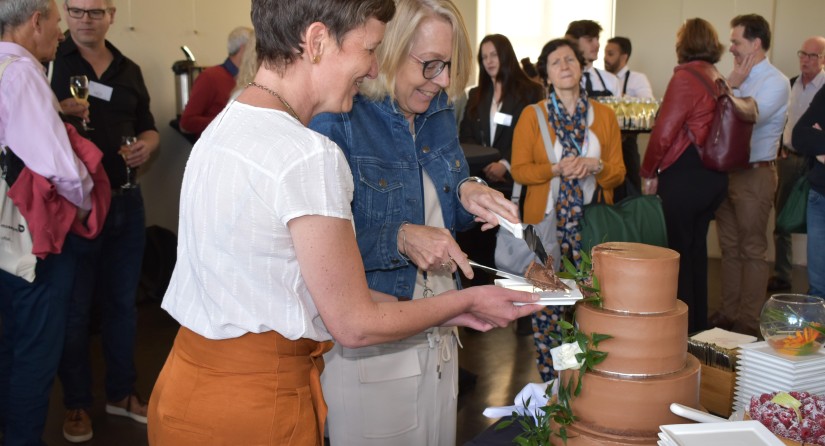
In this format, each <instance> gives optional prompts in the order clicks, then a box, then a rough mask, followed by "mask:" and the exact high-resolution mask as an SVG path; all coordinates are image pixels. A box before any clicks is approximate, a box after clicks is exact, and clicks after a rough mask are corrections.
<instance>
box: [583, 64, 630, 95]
mask: <svg viewBox="0 0 825 446" xmlns="http://www.w3.org/2000/svg"><path fill="white" fill-rule="evenodd" d="M584 73H590V83H591V84H592V86H593V90H594V91H604V90H607V91H609V92H611V93H613V96H619V95H620V94H621V92H622V90H621V88H620V87H619V79H618V78H617V77H616V75H614V74H613V73H611V72H609V71H604V70H601V69H599V68H596V67H594V66H593V65H590V68H585V69H584V70H583V71H582V80H581V87H582V89H584V88H585V82H586V81H585V76H584Z"/></svg>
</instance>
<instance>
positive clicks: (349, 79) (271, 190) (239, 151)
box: [148, 0, 536, 446]
mask: <svg viewBox="0 0 825 446" xmlns="http://www.w3.org/2000/svg"><path fill="white" fill-rule="evenodd" d="M394 11H395V4H394V2H393V1H392V0H252V22H253V24H254V25H255V33H256V34H255V35H256V39H257V51H258V57H259V59H260V60H261V61H262V65H261V67H260V69H259V70H258V71H257V74H256V75H255V78H254V80H253V82H252V83H251V84H250V86H249V87H247V88H246V89H245V90H244V91H243V92H242V93H241V95H240V96H238V99H237V100H236V101H233V102H232V103H230V104H229V105H228V106H227V107H226V108H225V109H224V110H223V111H222V112H221V114H220V115H218V117H217V118H216V119H215V121H214V123H213V124H211V125H210V127H209V128H208V129H207V130H206V132H204V134H203V136H202V137H201V139H200V140H199V141H198V142H197V144H195V146H194V148H193V149H192V154H191V155H190V157H189V160H188V162H187V164H186V172H185V173H184V178H183V186H182V191H181V209H180V225H179V232H178V233H179V245H178V262H177V264H176V265H175V271H174V273H173V275H172V280H171V282H170V284H169V288H168V289H167V291H166V295H165V296H164V299H163V308H164V309H165V310H166V311H168V312H169V313H170V314H171V315H172V316H173V317H174V318H175V319H176V320H177V321H178V322H180V324H181V328H180V331H179V332H178V335H177V337H176V338H175V344H174V346H173V347H172V351H171V352H170V354H169V357H168V358H167V360H166V364H165V365H164V367H163V370H162V371H161V373H160V376H159V377H158V381H157V383H156V384H155V387H154V391H153V392H152V397H151V399H150V402H149V427H148V433H149V444H152V445H158V446H160V445H193V444H203V445H212V444H215V445H216V444H222V445H227V444H231V445H253V444H254V445H273V446H274V445H281V446H282V445H295V446H298V445H300V446H305V445H317V446H321V445H323V444H324V440H323V433H324V423H325V420H326V415H327V406H326V403H325V402H324V396H323V393H322V390H321V383H320V376H319V375H320V374H321V372H322V371H323V369H324V359H323V356H322V355H323V353H324V352H326V351H328V350H329V349H330V347H331V344H332V342H331V340H332V339H333V338H334V339H335V341H336V342H337V343H340V344H342V345H344V346H347V347H349V348H356V347H363V346H366V345H371V344H380V343H384V342H389V341H395V340H398V339H404V338H407V337H409V336H413V335H414V334H416V333H419V332H421V331H422V330H425V329H426V328H427V327H432V326H439V325H442V324H448V323H451V324H458V325H467V326H472V327H475V328H480V329H482V330H488V329H490V328H492V327H495V326H502V325H506V324H507V323H509V322H510V321H512V320H513V319H515V318H516V317H519V316H521V315H523V314H525V313H529V312H530V311H532V310H534V309H536V306H535V305H526V306H524V307H518V306H515V305H514V302H532V301H533V296H531V295H530V294H529V293H519V292H515V291H509V290H503V289H501V288H495V287H485V288H477V289H474V290H472V291H459V292H453V293H447V294H445V295H443V296H437V297H433V298H431V299H425V300H418V301H415V302H397V301H396V299H395V298H392V297H390V296H387V295H383V294H381V293H378V292H375V291H370V290H369V288H368V287H367V281H366V280H365V275H364V264H363V263H362V262H361V258H360V256H359V255H358V246H357V245H356V241H355V233H354V231H353V224H352V223H353V222H352V209H351V208H350V201H351V199H352V192H353V178H352V175H351V173H350V169H349V168H348V166H347V163H346V160H345V158H344V156H343V154H342V153H341V151H340V149H339V148H338V147H337V146H336V145H335V144H333V143H332V142H331V141H330V140H329V139H327V138H325V137H323V136H321V135H319V134H318V133H316V132H313V131H311V130H309V129H307V128H306V127H305V125H306V124H307V123H308V122H309V121H310V120H311V119H312V117H313V116H315V115H317V114H319V113H323V112H337V113H340V112H345V111H348V110H349V109H350V108H351V107H352V96H353V94H354V93H355V91H356V86H357V85H358V84H359V83H360V82H361V81H363V80H365V79H370V78H373V77H375V75H376V74H377V69H378V66H377V61H376V58H375V50H376V48H377V47H378V46H379V44H380V43H381V41H382V39H383V35H384V28H385V23H386V22H388V21H389V20H390V19H391V18H392V16H393V13H394ZM333 373H335V372H333ZM325 374H326V372H325ZM392 403H393V404H394V405H399V406H405V407H409V406H412V405H413V404H414V402H412V401H409V400H400V401H393V402H392Z"/></svg>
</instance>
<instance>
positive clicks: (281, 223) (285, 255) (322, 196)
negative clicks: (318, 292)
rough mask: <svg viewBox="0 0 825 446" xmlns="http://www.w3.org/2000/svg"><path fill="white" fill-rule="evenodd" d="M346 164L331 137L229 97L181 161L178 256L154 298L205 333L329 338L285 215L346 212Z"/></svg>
mask: <svg viewBox="0 0 825 446" xmlns="http://www.w3.org/2000/svg"><path fill="white" fill-rule="evenodd" d="M352 193H353V183H352V174H351V172H350V169H349V166H348V165H347V161H346V158H345V157H344V155H343V153H342V152H341V150H340V149H339V148H338V146H337V145H335V143H333V142H332V141H330V140H329V139H327V138H326V137H325V136H322V135H320V134H318V133H316V132H313V131H312V130H309V129H307V128H306V127H304V126H303V125H302V124H301V123H299V122H298V121H296V120H295V119H293V118H292V117H291V116H289V115H288V114H286V113H284V112H281V111H276V110H271V109H265V108H258V107H253V106H250V105H246V104H242V103H239V102H237V101H235V102H232V103H230V104H229V105H228V106H227V107H226V108H225V109H224V111H223V112H221V114H219V115H218V116H217V117H216V118H215V119H214V120H213V121H212V123H211V124H210V125H209V127H208V128H207V129H206V131H204V133H203V135H202V136H201V138H200V140H199V141H198V143H197V144H196V145H195V147H194V148H193V149H192V154H191V155H190V157H189V161H188V162H187V164H186V171H185V173H184V177H183V186H182V189H181V203H180V226H179V229H178V251H177V256H178V260H177V264H176V265H175V270H174V273H173V275H172V280H171V282H170V284H169V288H168V290H167V292H166V295H165V296H164V299H163V305H162V307H163V308H164V309H165V310H166V311H168V312H169V313H170V314H171V315H172V316H173V317H174V318H175V319H176V320H177V321H178V322H180V323H181V325H183V326H185V327H187V328H189V329H190V330H192V331H194V332H196V333H198V334H200V335H202V336H204V337H206V338H209V339H227V338H235V337H239V336H242V335H244V334H246V333H261V332H266V331H271V330H274V331H277V332H278V333H280V334H281V335H283V336H284V337H286V338H288V339H293V340H294V339H298V338H309V339H313V340H317V341H325V340H329V339H331V336H330V334H329V332H328V331H327V329H326V327H325V326H324V324H323V322H322V321H321V317H320V315H319V314H318V310H317V309H316V307H315V304H314V302H313V300H312V296H310V294H309V291H308V290H307V287H306V284H305V283H304V279H303V277H302V275H301V271H300V269H299V267H298V262H297V259H296V255H295V249H294V246H293V243H292V238H291V236H290V232H289V228H288V227H287V223H288V222H289V221H290V220H291V219H293V218H296V217H301V216H304V215H323V216H329V217H337V218H343V219H347V220H352V211H351V208H350V203H351V201H352Z"/></svg>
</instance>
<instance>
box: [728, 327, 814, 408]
mask: <svg viewBox="0 0 825 446" xmlns="http://www.w3.org/2000/svg"><path fill="white" fill-rule="evenodd" d="M736 369H737V374H736V392H735V398H734V402H733V410H734V411H737V410H740V409H741V410H747V408H748V405H749V404H750V401H751V397H752V396H757V395H761V394H763V393H770V392H780V391H784V392H788V391H791V390H796V391H804V392H811V393H817V394H821V393H825V379H823V376H825V350H819V352H817V353H814V354H812V355H808V356H787V355H782V354H779V353H777V352H776V351H775V350H774V349H772V348H771V347H770V346H769V345H768V343H767V342H754V343H752V344H745V345H742V346H740V350H739V361H738V365H737V367H736Z"/></svg>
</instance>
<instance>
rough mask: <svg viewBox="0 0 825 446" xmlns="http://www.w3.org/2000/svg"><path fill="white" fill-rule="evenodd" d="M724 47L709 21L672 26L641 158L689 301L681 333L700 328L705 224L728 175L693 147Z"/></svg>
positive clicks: (710, 106)
mask: <svg viewBox="0 0 825 446" xmlns="http://www.w3.org/2000/svg"><path fill="white" fill-rule="evenodd" d="M723 52H724V47H723V46H722V43H721V42H719V37H718V36H717V34H716V30H715V29H713V25H711V24H710V23H708V22H707V21H705V20H703V19H699V18H695V19H689V20H686V21H685V23H684V24H683V25H682V26H681V27H680V28H679V31H678V32H677V33H676V58H677V60H678V62H679V65H677V66H676V68H674V69H673V77H671V78H670V82H668V84H667V91H666V92H665V98H664V101H663V102H662V106H661V107H660V108H659V114H658V115H657V117H656V123H655V124H654V126H653V131H652V132H651V134H650V142H648V145H647V152H646V153H645V158H644V161H643V162H642V169H641V176H642V193H644V194H658V195H659V196H660V197H661V198H662V210H663V211H664V214H665V225H666V227H667V239H668V247H670V248H671V249H673V250H674V251H676V252H678V253H679V290H678V296H679V299H681V300H682V301H684V302H685V303H686V304H687V305H688V312H689V314H688V332H694V331H696V330H702V329H704V328H705V327H706V324H707V318H708V247H707V242H706V240H707V235H708V226H709V225H710V221H711V220H712V219H713V214H714V212H715V211H716V209H717V208H718V207H719V205H721V204H722V201H723V200H724V198H725V195H726V193H727V188H728V176H727V174H725V173H722V172H715V171H712V170H709V169H706V168H705V166H703V165H702V160H701V159H700V158H699V152H698V151H697V147H701V146H703V145H704V144H705V140H706V139H707V137H708V134H709V132H710V123H711V121H713V115H714V111H715V110H716V96H715V95H716V94H718V92H714V95H711V93H710V92H709V91H708V87H707V86H705V83H707V84H708V86H710V85H712V86H713V89H714V90H715V89H716V79H719V78H721V77H722V75H721V74H719V71H717V70H716V67H715V66H714V64H716V63H717V62H719V59H720V58H721V57H722V54H723Z"/></svg>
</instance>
